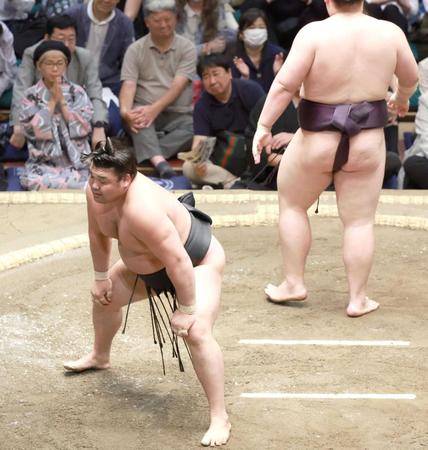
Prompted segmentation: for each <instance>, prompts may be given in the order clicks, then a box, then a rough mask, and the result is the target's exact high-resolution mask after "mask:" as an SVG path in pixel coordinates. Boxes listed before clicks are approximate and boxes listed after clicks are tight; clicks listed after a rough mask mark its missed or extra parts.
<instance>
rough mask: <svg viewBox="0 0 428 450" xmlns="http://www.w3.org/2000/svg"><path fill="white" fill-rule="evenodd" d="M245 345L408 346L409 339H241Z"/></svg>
mask: <svg viewBox="0 0 428 450" xmlns="http://www.w3.org/2000/svg"><path fill="white" fill-rule="evenodd" d="M239 343H240V344H243V345H289V346H291V345H320V346H328V347H334V346H344V347H360V346H361V347H408V346H409V345H410V342H409V341H394V340H386V341H368V340H341V339H339V340H336V339H303V340H295V339H240V340H239Z"/></svg>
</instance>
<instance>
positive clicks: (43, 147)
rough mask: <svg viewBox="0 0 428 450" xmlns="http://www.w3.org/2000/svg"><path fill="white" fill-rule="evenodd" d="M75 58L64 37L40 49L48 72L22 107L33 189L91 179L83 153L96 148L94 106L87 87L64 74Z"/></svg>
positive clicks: (27, 182)
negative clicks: (92, 137) (93, 145)
mask: <svg viewBox="0 0 428 450" xmlns="http://www.w3.org/2000/svg"><path fill="white" fill-rule="evenodd" d="M70 58H71V54H70V51H69V49H68V48H67V47H66V46H65V45H64V44H63V43H62V42H60V41H44V42H42V43H41V44H40V45H39V46H38V47H37V48H36V50H35V52H34V63H35V65H36V66H37V69H38V70H39V71H40V73H41V76H42V78H41V80H40V81H39V82H37V83H36V84H35V85H33V86H31V87H30V88H28V89H27V90H26V91H25V95H24V98H23V100H22V106H21V112H20V121H21V124H22V126H23V128H24V133H25V135H26V137H27V140H28V151H29V157H28V160H27V162H26V163H25V169H24V171H23V172H22V174H21V177H20V180H21V184H22V186H24V187H25V188H27V189H29V190H39V189H49V188H51V189H81V188H83V187H84V186H85V184H86V181H87V179H88V169H87V166H86V165H85V164H84V163H82V162H81V161H80V157H81V155H82V154H86V153H89V152H90V147H89V142H88V136H89V134H90V132H91V125H90V121H91V117H92V112H93V108H92V104H91V102H90V100H89V98H88V96H87V95H86V93H85V91H84V90H83V88H82V87H80V86H78V85H76V84H73V83H71V82H69V81H68V80H67V79H66V78H65V77H64V73H65V70H66V67H67V65H68V64H69V62H70Z"/></svg>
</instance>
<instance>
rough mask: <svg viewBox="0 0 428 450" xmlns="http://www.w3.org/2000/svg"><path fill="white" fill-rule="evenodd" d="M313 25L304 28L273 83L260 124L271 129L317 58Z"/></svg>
mask: <svg viewBox="0 0 428 450" xmlns="http://www.w3.org/2000/svg"><path fill="white" fill-rule="evenodd" d="M312 28H314V27H313V24H309V25H307V26H306V27H304V28H302V29H301V30H300V31H299V33H298V34H297V36H296V38H295V39H294V42H293V45H292V47H291V50H290V53H289V54H288V56H287V58H286V60H285V62H284V64H283V65H282V67H281V69H280V71H279V72H278V75H277V76H276V77H275V80H274V81H273V83H272V86H271V88H270V90H269V93H268V96H267V98H266V101H265V106H264V108H263V110H262V113H261V114H260V117H259V121H258V124H259V125H262V126H263V127H265V128H268V129H270V128H271V127H272V125H273V124H274V123H275V122H276V121H277V120H278V118H279V116H280V115H281V114H282V113H283V112H284V111H285V109H286V108H287V106H288V105H289V103H290V101H291V100H292V98H293V95H294V94H295V93H296V92H297V91H298V90H299V88H300V86H301V85H302V83H303V81H304V79H305V78H306V75H307V74H308V72H309V70H310V68H311V66H312V63H313V61H314V57H315V43H314V38H313V36H314V35H315V36H316V35H317V34H316V31H314V30H312Z"/></svg>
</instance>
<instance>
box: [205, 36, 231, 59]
mask: <svg viewBox="0 0 428 450" xmlns="http://www.w3.org/2000/svg"><path fill="white" fill-rule="evenodd" d="M225 48H226V39H224V38H223V37H216V38H215V39H213V40H212V41H208V42H207V43H206V44H205V46H204V52H205V54H206V55H210V54H211V53H223V52H224V50H225Z"/></svg>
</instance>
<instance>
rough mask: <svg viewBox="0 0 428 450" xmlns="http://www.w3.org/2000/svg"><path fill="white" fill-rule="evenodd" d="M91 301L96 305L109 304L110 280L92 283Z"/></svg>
mask: <svg viewBox="0 0 428 450" xmlns="http://www.w3.org/2000/svg"><path fill="white" fill-rule="evenodd" d="M91 295H92V301H93V302H94V303H97V304H98V305H104V306H106V305H109V304H110V303H111V295H112V282H111V279H110V278H109V279H107V280H97V281H94V284H93V285H92V289H91Z"/></svg>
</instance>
